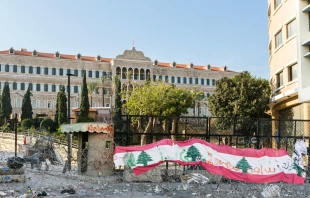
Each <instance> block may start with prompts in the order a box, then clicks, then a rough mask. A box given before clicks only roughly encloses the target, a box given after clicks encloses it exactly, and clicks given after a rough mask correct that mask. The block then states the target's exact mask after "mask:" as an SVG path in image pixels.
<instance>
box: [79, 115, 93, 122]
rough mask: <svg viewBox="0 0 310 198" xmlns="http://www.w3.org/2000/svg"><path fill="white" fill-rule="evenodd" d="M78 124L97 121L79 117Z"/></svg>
mask: <svg viewBox="0 0 310 198" xmlns="http://www.w3.org/2000/svg"><path fill="white" fill-rule="evenodd" d="M77 122H95V119H94V118H92V117H83V116H79V117H78V119H77Z"/></svg>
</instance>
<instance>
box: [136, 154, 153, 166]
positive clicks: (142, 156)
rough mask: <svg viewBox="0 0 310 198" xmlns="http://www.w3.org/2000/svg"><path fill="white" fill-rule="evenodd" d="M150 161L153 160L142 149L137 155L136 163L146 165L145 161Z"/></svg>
mask: <svg viewBox="0 0 310 198" xmlns="http://www.w3.org/2000/svg"><path fill="white" fill-rule="evenodd" d="M151 161H153V159H152V158H151V156H150V155H149V154H147V153H146V152H145V151H142V152H141V153H140V154H139V156H138V160H137V164H143V166H146V165H147V162H151Z"/></svg>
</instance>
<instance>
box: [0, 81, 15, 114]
mask: <svg viewBox="0 0 310 198" xmlns="http://www.w3.org/2000/svg"><path fill="white" fill-rule="evenodd" d="M11 113H12V105H11V96H10V87H9V84H8V83H7V82H6V83H5V85H4V88H3V91H2V96H1V109H0V117H1V118H5V119H6V120H8V119H10V115H11Z"/></svg>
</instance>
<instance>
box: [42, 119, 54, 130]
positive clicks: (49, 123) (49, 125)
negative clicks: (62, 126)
mask: <svg viewBox="0 0 310 198" xmlns="http://www.w3.org/2000/svg"><path fill="white" fill-rule="evenodd" d="M40 127H44V128H45V129H46V130H48V131H49V132H55V131H56V124H55V122H54V121H53V120H52V119H51V118H45V119H44V120H42V122H41V124H40Z"/></svg>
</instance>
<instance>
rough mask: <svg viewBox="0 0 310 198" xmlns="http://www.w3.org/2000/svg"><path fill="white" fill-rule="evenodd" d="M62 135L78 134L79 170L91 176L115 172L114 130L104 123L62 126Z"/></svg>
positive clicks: (111, 126)
mask: <svg viewBox="0 0 310 198" xmlns="http://www.w3.org/2000/svg"><path fill="white" fill-rule="evenodd" d="M61 132H62V133H78V156H77V160H78V170H79V172H80V173H82V174H85V175H89V176H108V175H111V174H112V172H113V154H114V144H113V138H114V128H113V124H108V123H104V122H87V123H75V124H63V125H61Z"/></svg>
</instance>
